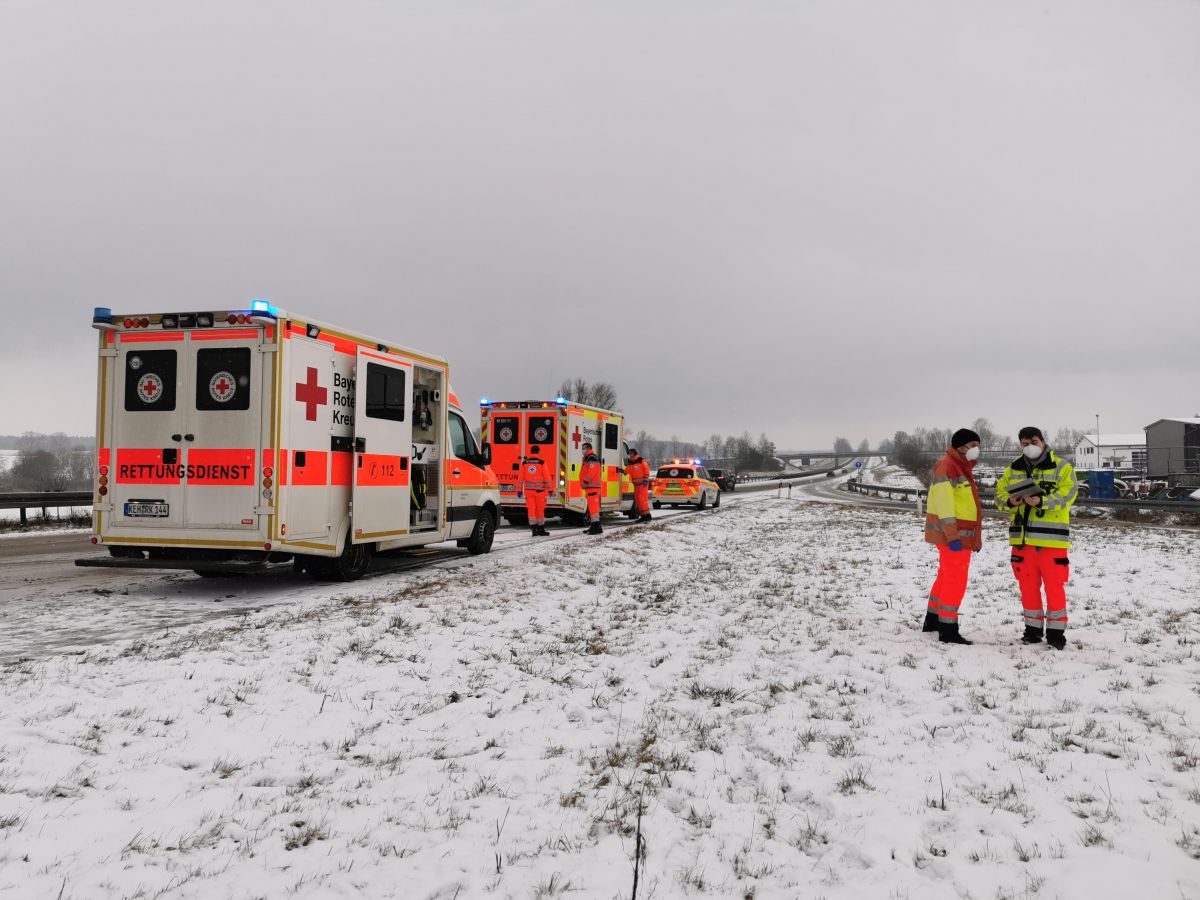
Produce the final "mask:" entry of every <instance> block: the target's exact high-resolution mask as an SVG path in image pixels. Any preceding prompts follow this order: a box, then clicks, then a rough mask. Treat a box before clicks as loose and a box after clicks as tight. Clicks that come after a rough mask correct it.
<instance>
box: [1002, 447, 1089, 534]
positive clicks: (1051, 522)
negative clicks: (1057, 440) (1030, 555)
mask: <svg viewBox="0 0 1200 900" xmlns="http://www.w3.org/2000/svg"><path fill="white" fill-rule="evenodd" d="M1033 485H1036V486H1037V487H1039V488H1041V490H1042V495H1041V496H1042V502H1041V503H1040V504H1039V505H1037V506H1030V505H1028V504H1027V503H1022V504H1021V505H1020V506H1009V505H1008V498H1009V497H1011V496H1012V495H1013V494H1017V493H1020V492H1021V491H1022V490H1023V489H1027V488H1029V487H1031V486H1033ZM1078 493H1079V487H1078V485H1077V484H1076V483H1075V469H1074V468H1072V467H1071V464H1070V463H1067V462H1063V461H1062V460H1061V459H1059V458H1058V457H1057V456H1055V455H1054V453H1053V451H1051V450H1050V449H1049V448H1046V452H1045V453H1043V454H1042V456H1041V458H1040V459H1036V460H1029V459H1026V458H1025V456H1024V455H1021V456H1018V457H1017V458H1016V459H1014V460H1013V461H1012V462H1011V463H1010V464H1009V466H1008V468H1007V469H1005V470H1004V474H1003V475H1002V476H1000V480H999V481H997V482H996V507H997V509H1001V510H1003V511H1004V512H1006V513H1008V517H1009V525H1008V542H1009V543H1010V544H1012V545H1013V546H1014V547H1020V546H1023V545H1025V544H1028V545H1029V546H1031V547H1057V548H1058V549H1060V550H1066V549H1067V548H1069V547H1070V546H1071V506H1072V505H1073V504H1074V503H1075V498H1076V496H1077V495H1078Z"/></svg>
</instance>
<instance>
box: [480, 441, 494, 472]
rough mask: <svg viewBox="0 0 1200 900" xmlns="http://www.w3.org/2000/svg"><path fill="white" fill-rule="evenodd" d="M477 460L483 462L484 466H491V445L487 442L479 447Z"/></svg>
mask: <svg viewBox="0 0 1200 900" xmlns="http://www.w3.org/2000/svg"><path fill="white" fill-rule="evenodd" d="M479 458H480V459H482V460H483V464H484V465H485V466H490V465H491V464H492V445H491V444H490V443H488V442H487V441H484V442H483V443H482V444H480V445H479Z"/></svg>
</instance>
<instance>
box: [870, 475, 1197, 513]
mask: <svg viewBox="0 0 1200 900" xmlns="http://www.w3.org/2000/svg"><path fill="white" fill-rule="evenodd" d="M846 489H847V490H849V491H853V492H854V493H856V494H867V495H869V496H872V497H880V496H882V495H884V494H886V495H887V496H888V499H895V498H894V497H893V496H892V495H893V494H898V495H899V496H900V497H901V498H904V499H907V498H909V497H927V496H929V491H927V490H925V488H906V487H894V486H889V485H886V484H863V483H862V482H858V481H853V480H851V481H848V482H846ZM979 496H980V498H981V499H990V498H992V497H995V496H996V495H995V494H994V493H990V494H989V493H986V492H984V491H980V493H979ZM1075 504H1076V505H1077V506H1110V507H1114V508H1117V509H1168V510H1173V511H1175V512H1200V502H1197V501H1194V500H1124V499H1122V500H1103V499H1100V498H1098V497H1086V498H1085V497H1080V498H1079V499H1078V500H1076V501H1075Z"/></svg>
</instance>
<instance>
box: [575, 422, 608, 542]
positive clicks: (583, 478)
mask: <svg viewBox="0 0 1200 900" xmlns="http://www.w3.org/2000/svg"><path fill="white" fill-rule="evenodd" d="M601 476H602V473H601V470H600V457H598V456H597V455H596V454H595V453H593V452H592V445H591V444H589V443H587V442H586V441H585V442H584V444H583V465H581V466H580V467H579V486H580V487H582V488H583V493H584V494H585V495H586V496H587V515H588V522H589V523H590V526H589V528H588V530H587V533H588V534H601V533H602V532H603V531H604V529H603V528H601V527H600V488H601V487H602V486H603V484H604V483H603V482H602V481H601Z"/></svg>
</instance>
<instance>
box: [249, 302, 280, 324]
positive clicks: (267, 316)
mask: <svg viewBox="0 0 1200 900" xmlns="http://www.w3.org/2000/svg"><path fill="white" fill-rule="evenodd" d="M277 318H279V310H278V309H276V308H275V307H274V306H272V305H271V302H270V301H269V300H251V301H250V321H251V322H253V323H255V324H256V325H274V324H275V320H276V319H277Z"/></svg>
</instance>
